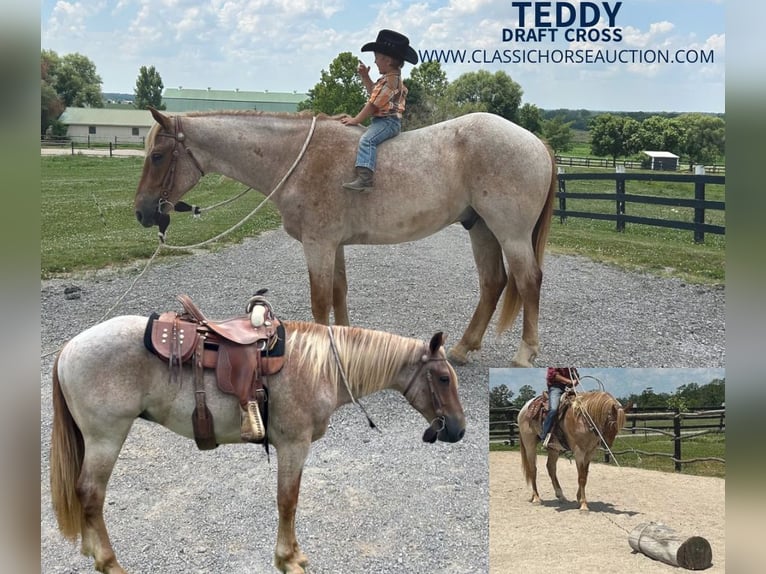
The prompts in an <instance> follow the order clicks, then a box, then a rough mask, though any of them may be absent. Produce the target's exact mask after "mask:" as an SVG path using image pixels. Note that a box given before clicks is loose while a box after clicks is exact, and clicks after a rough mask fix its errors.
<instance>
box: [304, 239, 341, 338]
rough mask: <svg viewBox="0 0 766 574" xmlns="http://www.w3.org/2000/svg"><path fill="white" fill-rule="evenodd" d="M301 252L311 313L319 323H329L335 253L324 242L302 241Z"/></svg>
mask: <svg viewBox="0 0 766 574" xmlns="http://www.w3.org/2000/svg"><path fill="white" fill-rule="evenodd" d="M303 253H304V255H305V257H306V264H307V266H308V270H309V284H310V286H311V313H312V315H313V316H314V321H315V322H317V323H319V324H321V325H329V324H330V310H331V309H332V304H333V276H334V262H335V257H336V255H335V253H336V251H334V250H333V249H332V248H331V247H328V246H326V245H325V244H318V243H312V242H308V241H304V242H303Z"/></svg>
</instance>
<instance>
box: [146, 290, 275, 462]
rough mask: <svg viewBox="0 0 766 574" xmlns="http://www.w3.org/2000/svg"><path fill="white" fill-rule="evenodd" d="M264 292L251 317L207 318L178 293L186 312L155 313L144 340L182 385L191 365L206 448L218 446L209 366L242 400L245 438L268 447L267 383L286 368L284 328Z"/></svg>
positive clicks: (199, 437)
mask: <svg viewBox="0 0 766 574" xmlns="http://www.w3.org/2000/svg"><path fill="white" fill-rule="evenodd" d="M265 293H266V290H265V289H262V290H260V291H258V292H257V293H256V294H255V295H254V296H253V297H251V298H250V300H249V301H248V303H247V306H246V313H247V314H246V315H240V316H237V317H232V318H230V319H225V320H222V321H212V320H210V319H208V318H207V317H205V315H204V314H203V313H202V312H201V311H200V310H199V308H198V307H197V305H195V304H194V302H193V301H192V300H191V298H190V297H189V296H188V295H184V294H182V295H179V296H178V300H179V301H180V302H181V305H182V306H183V309H184V310H183V312H182V313H177V312H175V311H167V312H165V313H162V314H157V313H155V314H153V315H152V316H151V317H150V319H149V323H148V325H147V327H146V333H145V335H144V344H145V345H146V347H147V348H148V349H149V350H150V351H152V352H153V353H154V354H156V355H157V356H158V357H159V358H160V359H163V360H165V361H167V362H168V368H169V371H170V374H169V378H170V381H171V382H172V383H176V384H179V385H180V384H181V383H182V380H181V377H182V365H184V364H191V368H192V372H193V379H194V391H195V395H194V396H195V408H194V413H193V414H192V425H193V428H194V440H195V441H196V443H197V447H198V448H200V449H201V450H208V449H213V448H215V447H217V446H218V443H217V442H216V440H215V432H214V428H213V417H212V414H211V413H210V410H209V409H208V408H207V404H206V397H205V385H204V380H203V375H204V370H205V369H215V375H216V381H217V384H218V388H219V389H220V390H221V392H223V393H227V394H232V395H235V396H236V397H237V398H238V399H239V404H240V421H241V428H240V434H241V436H242V440H243V441H245V442H255V443H263V444H264V445H265V447H266V449H267V451H268V439H267V425H268V388H267V387H266V386H265V384H264V381H265V377H266V376H268V375H273V374H276V373H278V372H279V371H280V370H281V369H282V366H283V364H284V350H285V330H284V326H283V325H282V323H281V322H280V321H279V319H277V317H276V316H275V315H274V312H273V309H272V307H271V304H270V303H269V302H268V301H267V300H266V299H265V298H264V296H263V295H264V294H265Z"/></svg>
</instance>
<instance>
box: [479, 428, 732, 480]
mask: <svg viewBox="0 0 766 574" xmlns="http://www.w3.org/2000/svg"><path fill="white" fill-rule="evenodd" d="M489 449H490V450H491V451H517V452H518V450H519V447H518V446H514V447H510V446H506V445H503V444H498V443H492V444H490V447H489ZM611 450H612V452H613V453H614V454H615V460H616V461H617V463H618V464H619V465H620V466H629V467H636V468H643V469H646V470H660V471H663V472H675V463H674V462H673V460H672V459H671V458H670V456H667V455H672V454H673V441H672V440H671V438H670V437H667V436H659V435H652V434H647V435H644V434H637V435H635V436H618V437H617V439H615V441H614V444H613V445H612V449H611ZM544 452H545V451H544V449H543V448H542V447H540V446H538V453H539V454H544ZM646 453H653V454H661V455H665V456H653V454H646ZM710 457H716V458H721V459H725V457H726V436H725V435H724V434H706V435H702V436H698V437H694V438H685V439H684V440H682V442H681V460H691V459H697V458H710ZM592 462H593V463H594V464H614V462H613V461H612V462H608V463H606V462H605V461H604V452H603V451H601V450H599V451H597V452H596V454H595V455H594V456H593V459H592ZM681 468H682V470H681V472H682V473H683V474H693V475H696V476H715V477H719V478H725V477H726V465H725V464H724V463H722V462H719V461H699V462H690V463H688V464H683V465H682V466H681Z"/></svg>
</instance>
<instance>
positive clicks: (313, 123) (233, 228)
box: [159, 116, 317, 250]
mask: <svg viewBox="0 0 766 574" xmlns="http://www.w3.org/2000/svg"><path fill="white" fill-rule="evenodd" d="M316 123H317V117H316V116H313V117H312V118H311V127H310V128H309V133H308V135H307V136H306V141H305V142H303V147H302V148H301V151H300V152H299V153H298V157H296V158H295V161H294V162H293V164H292V165H291V166H290V169H288V170H287V173H286V174H285V175H284V177H282V179H280V180H279V182H278V183H277V185H276V186H274V189H273V190H272V191H271V193H269V195H267V196H266V197H265V198H264V200H263V201H262V202H261V203H259V204H258V205H257V206H256V207H255V209H253V210H252V211H251V212H250V213H248V214H247V215H246V216H245V217H244V218H242V220H241V221H240V222H239V223H236V224H235V225H232V226H231V227H230V228H229V229H227V230H226V231H223V232H222V233H219V234H218V235H216V236H215V237H211V238H210V239H207V240H205V241H202V242H200V243H196V244H194V245H184V246H181V245H168V244H166V243H165V234H164V233H160V235H159V237H160V244H161V245H162V246H163V247H164V248H165V249H171V250H185V249H196V248H198V247H203V246H205V245H209V244H210V243H214V242H216V241H218V240H219V239H222V238H223V237H226V236H227V235H229V234H230V233H232V232H234V231H236V230H237V229H239V228H240V227H242V226H243V225H244V224H245V223H246V222H247V220H248V219H250V218H251V217H252V216H253V215H255V214H256V213H257V212H258V211H259V210H260V209H261V207H263V205H264V204H265V203H266V202H267V201H269V200H270V199H271V197H272V196H273V195H274V194H275V193H276V192H277V191H279V190H280V188H281V187H282V185H283V184H284V183H285V181H287V178H288V177H290V176H291V175H292V174H293V171H295V168H296V167H297V166H298V163H300V161H301V160H302V159H303V155H304V154H305V153H306V148H308V147H309V142H310V141H311V137H312V136H313V135H314V128H315V127H316ZM247 191H249V189H248V190H246V191H245V193H247ZM242 195H244V194H242ZM195 213H196V211H195Z"/></svg>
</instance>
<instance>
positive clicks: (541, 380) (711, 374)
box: [489, 368, 726, 397]
mask: <svg viewBox="0 0 766 574" xmlns="http://www.w3.org/2000/svg"><path fill="white" fill-rule="evenodd" d="M577 371H578V372H579V373H580V378H581V383H580V384H581V385H582V387H583V389H585V390H588V391H593V390H598V388H599V387H598V382H597V381H595V380H593V379H591V378H586V377H595V378H596V379H598V380H599V381H601V382H602V383H603V384H604V390H606V391H607V392H608V393H611V394H612V395H614V396H615V397H628V396H629V395H631V394H633V393H635V394H641V392H642V391H644V390H645V389H647V388H649V387H651V388H652V389H653V390H654V392H655V393H673V392H675V391H676V390H677V389H678V387H680V386H681V385H686V384H689V383H697V384H698V385H700V386H701V385H706V384H707V383H709V382H710V381H712V380H713V379H725V378H726V371H725V369H721V368H711V369H706V368H700V369H586V368H583V369H577ZM545 372H546V369H490V371H489V385H490V387H493V386H497V385H505V386H507V387H508V388H509V389H510V390H512V391H513V392H514V394H516V393H518V391H519V389H520V388H521V387H523V386H524V385H529V386H531V387H532V388H533V389H535V391H536V392H537V393H540V392H542V390H543V389H544V388H545Z"/></svg>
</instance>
